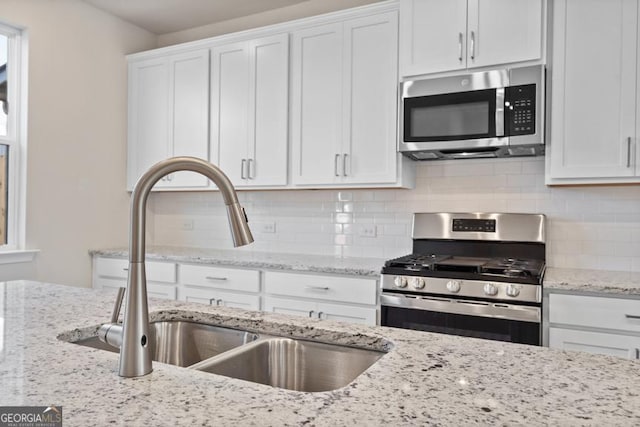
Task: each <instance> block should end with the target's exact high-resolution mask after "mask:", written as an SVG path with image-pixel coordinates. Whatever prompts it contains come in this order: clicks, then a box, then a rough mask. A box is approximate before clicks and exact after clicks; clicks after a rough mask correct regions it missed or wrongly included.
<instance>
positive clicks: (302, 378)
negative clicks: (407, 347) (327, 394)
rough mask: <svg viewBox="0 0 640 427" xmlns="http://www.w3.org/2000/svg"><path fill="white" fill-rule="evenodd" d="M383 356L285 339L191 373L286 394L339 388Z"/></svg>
mask: <svg viewBox="0 0 640 427" xmlns="http://www.w3.org/2000/svg"><path fill="white" fill-rule="evenodd" d="M384 354H385V353H382V352H379V351H374V350H366V349H361V348H353V347H345V346H340V345H333V344H324V343H319V342H314V341H304V340H294V339H289V338H276V337H274V338H269V339H260V340H258V341H256V342H254V343H251V344H248V345H246V346H243V347H239V348H236V349H235V350H232V351H229V352H227V353H224V354H221V355H220V356H217V357H215V358H213V359H209V360H204V361H202V362H201V363H198V364H197V365H194V366H191V367H190V368H191V369H198V370H201V371H205V372H210V373H214V374H219V375H224V376H227V377H232V378H237V379H241V380H246V381H252V382H256V383H260V384H266V385H270V386H273V387H279V388H285V389H289V390H297V391H306V392H317V391H329V390H335V389H337V388H341V387H344V386H346V385H347V384H349V383H350V382H351V381H353V380H354V379H356V377H358V376H359V375H360V374H361V373H362V372H364V371H365V370H366V369H367V368H369V367H370V366H371V365H373V364H374V363H375V362H376V361H377V360H378V359H380V358H381V357H382V356H383V355H384Z"/></svg>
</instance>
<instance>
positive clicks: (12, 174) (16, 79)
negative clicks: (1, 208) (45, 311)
mask: <svg viewBox="0 0 640 427" xmlns="http://www.w3.org/2000/svg"><path fill="white" fill-rule="evenodd" d="M0 34H2V35H3V36H5V37H7V41H8V46H7V98H8V103H9V112H8V113H9V114H8V116H7V135H6V136H5V135H0V144H5V145H7V146H8V151H9V161H8V163H7V168H8V173H7V181H8V183H7V190H8V195H7V230H6V232H7V243H6V244H0V256H2V254H3V253H7V252H9V253H13V254H14V255H15V252H16V251H19V250H24V249H25V235H26V233H25V222H26V209H25V202H26V185H25V184H26V155H25V154H26V142H27V75H28V74H27V72H28V70H27V60H26V59H27V37H26V32H25V30H24V29H22V28H19V27H16V26H13V25H9V24H6V23H3V22H0ZM0 263H3V262H2V260H0Z"/></svg>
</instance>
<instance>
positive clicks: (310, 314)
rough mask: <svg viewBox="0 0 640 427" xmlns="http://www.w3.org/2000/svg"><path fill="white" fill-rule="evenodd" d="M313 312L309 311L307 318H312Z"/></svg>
mask: <svg viewBox="0 0 640 427" xmlns="http://www.w3.org/2000/svg"><path fill="white" fill-rule="evenodd" d="M313 313H314V311H313V310H309V317H310V318H311V317H312V316H313Z"/></svg>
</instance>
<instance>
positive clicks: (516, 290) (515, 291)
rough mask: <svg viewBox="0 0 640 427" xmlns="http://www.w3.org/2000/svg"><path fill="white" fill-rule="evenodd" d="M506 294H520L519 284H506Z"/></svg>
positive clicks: (513, 295)
mask: <svg viewBox="0 0 640 427" xmlns="http://www.w3.org/2000/svg"><path fill="white" fill-rule="evenodd" d="M506 292H507V295H508V296H510V297H513V298H515V297H517V296H518V295H520V286H516V285H507V290H506Z"/></svg>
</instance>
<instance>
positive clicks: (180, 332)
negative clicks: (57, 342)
mask: <svg viewBox="0 0 640 427" xmlns="http://www.w3.org/2000/svg"><path fill="white" fill-rule="evenodd" d="M150 326H151V329H150V334H149V335H150V340H149V344H150V346H151V354H152V356H153V360H154V361H156V362H161V363H168V364H171V365H177V366H190V365H193V364H195V363H198V362H200V361H201V360H205V359H208V358H210V357H213V356H216V355H218V354H221V353H224V352H226V351H229V350H231V349H233V348H236V347H238V346H241V345H243V344H246V343H249V342H252V341H255V340H256V339H258V335H257V334H253V333H250V332H246V331H241V330H236V329H230V328H222V327H219V326H212V325H206V324H202V323H195V322H187V321H180V320H170V321H160V322H151V323H150ZM74 344H80V345H84V346H87V347H93V348H98V349H101V350H108V351H112V352H114V353H117V352H118V351H119V349H117V348H115V347H111V346H110V345H107V344H105V343H103V342H102V341H100V340H99V339H98V337H91V338H87V339H83V340H79V341H75V342H74Z"/></svg>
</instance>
